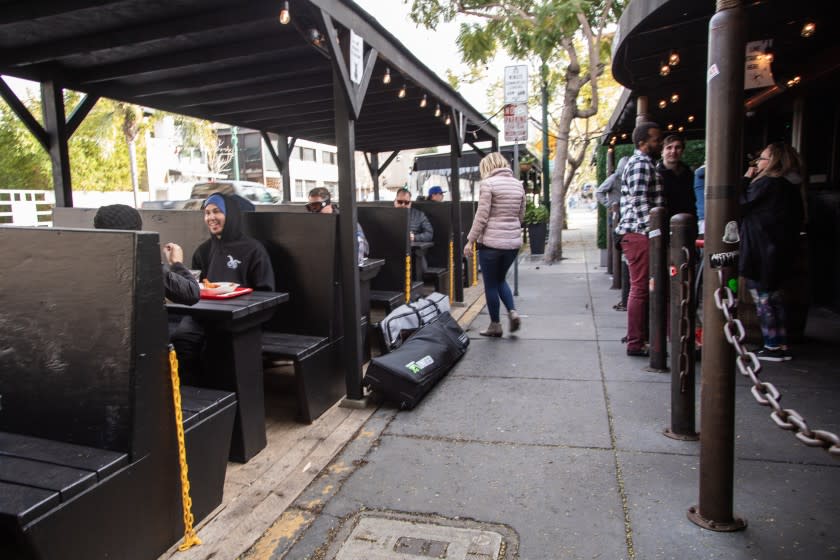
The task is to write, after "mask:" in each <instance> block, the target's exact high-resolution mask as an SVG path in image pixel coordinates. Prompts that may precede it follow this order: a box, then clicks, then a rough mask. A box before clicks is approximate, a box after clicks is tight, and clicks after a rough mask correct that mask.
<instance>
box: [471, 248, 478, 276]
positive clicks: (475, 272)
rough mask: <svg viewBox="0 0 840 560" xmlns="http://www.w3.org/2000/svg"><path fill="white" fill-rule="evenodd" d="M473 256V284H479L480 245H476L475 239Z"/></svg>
mask: <svg viewBox="0 0 840 560" xmlns="http://www.w3.org/2000/svg"><path fill="white" fill-rule="evenodd" d="M472 245H473V251H472V253H473V256H472V265H473V281H472V285H473V286H478V247H476V244H475V241H473V244H472Z"/></svg>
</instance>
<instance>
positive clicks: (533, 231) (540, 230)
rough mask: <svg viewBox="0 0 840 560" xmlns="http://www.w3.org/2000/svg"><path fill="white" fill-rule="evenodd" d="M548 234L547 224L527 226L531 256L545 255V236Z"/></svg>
mask: <svg viewBox="0 0 840 560" xmlns="http://www.w3.org/2000/svg"><path fill="white" fill-rule="evenodd" d="M547 233H548V224H545V223H543V224H528V239H529V240H530V242H531V254H532V255H542V254H545V236H546V234H547Z"/></svg>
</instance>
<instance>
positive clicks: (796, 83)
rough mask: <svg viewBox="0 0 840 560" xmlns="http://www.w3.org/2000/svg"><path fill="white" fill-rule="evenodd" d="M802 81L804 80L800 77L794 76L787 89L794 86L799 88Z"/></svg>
mask: <svg viewBox="0 0 840 560" xmlns="http://www.w3.org/2000/svg"><path fill="white" fill-rule="evenodd" d="M801 81H802V78H801V77H800V76H794V77H793V78H791V79H790V80H788V81H787V87H789V88H790V87H793V86H798V85H799V82H801Z"/></svg>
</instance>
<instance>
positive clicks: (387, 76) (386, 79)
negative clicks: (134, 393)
mask: <svg viewBox="0 0 840 560" xmlns="http://www.w3.org/2000/svg"><path fill="white" fill-rule="evenodd" d="M382 83H383V84H386V85H387V84H390V83H391V69H390V68H387V67H386V68H385V75H384V76H382Z"/></svg>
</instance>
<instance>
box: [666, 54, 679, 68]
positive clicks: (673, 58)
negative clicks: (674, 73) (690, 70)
mask: <svg viewBox="0 0 840 560" xmlns="http://www.w3.org/2000/svg"><path fill="white" fill-rule="evenodd" d="M679 63H680V53H678V52H677V51H671V54H670V55H668V66H676V65H677V64H679Z"/></svg>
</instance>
